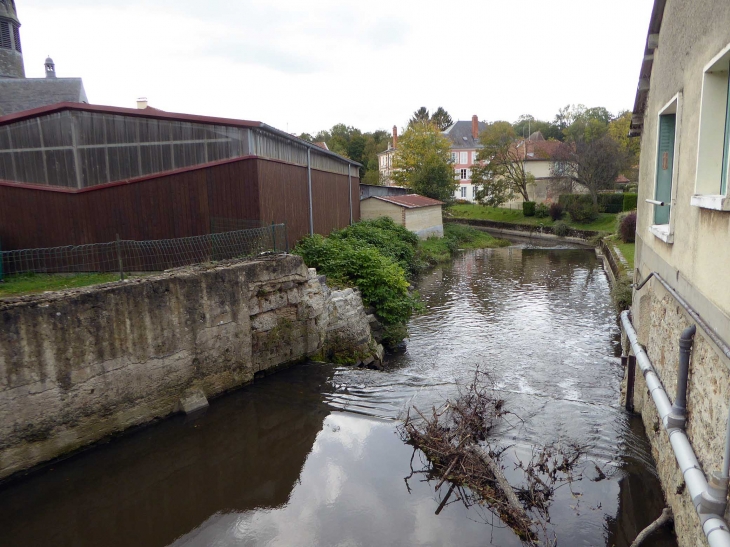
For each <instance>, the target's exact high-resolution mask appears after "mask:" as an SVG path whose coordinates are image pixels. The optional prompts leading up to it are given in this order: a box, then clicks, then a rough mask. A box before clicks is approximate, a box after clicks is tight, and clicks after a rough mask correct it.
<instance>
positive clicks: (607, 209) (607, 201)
mask: <svg viewBox="0 0 730 547" xmlns="http://www.w3.org/2000/svg"><path fill="white" fill-rule="evenodd" d="M598 207H599V209H600V210H601V211H602V212H604V213H620V212H621V211H623V210H624V195H623V194H598Z"/></svg>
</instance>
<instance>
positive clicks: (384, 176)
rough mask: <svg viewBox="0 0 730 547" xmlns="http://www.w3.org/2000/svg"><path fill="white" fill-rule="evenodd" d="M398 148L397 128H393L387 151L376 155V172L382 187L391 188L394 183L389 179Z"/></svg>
mask: <svg viewBox="0 0 730 547" xmlns="http://www.w3.org/2000/svg"><path fill="white" fill-rule="evenodd" d="M397 148H398V128H397V127H396V126H395V125H394V126H393V140H392V141H391V142H389V143H388V149H387V150H385V151H383V152H380V153H379V154H378V172H379V173H380V182H381V184H383V185H384V186H393V185H394V184H395V183H394V182H393V180H392V179H391V177H390V176H391V174H392V173H393V159H394V158H395V152H396V149H397Z"/></svg>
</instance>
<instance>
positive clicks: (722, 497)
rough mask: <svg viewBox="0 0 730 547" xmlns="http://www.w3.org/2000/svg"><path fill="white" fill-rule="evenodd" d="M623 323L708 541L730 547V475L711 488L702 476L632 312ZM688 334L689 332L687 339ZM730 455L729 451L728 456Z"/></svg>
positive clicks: (624, 316) (713, 482) (714, 479)
mask: <svg viewBox="0 0 730 547" xmlns="http://www.w3.org/2000/svg"><path fill="white" fill-rule="evenodd" d="M621 322H622V324H623V327H624V330H625V332H626V335H627V336H628V339H629V342H630V343H631V349H632V350H633V352H634V355H636V362H637V363H638V364H639V367H640V368H641V371H642V373H643V375H644V379H645V381H646V386H647V388H648V390H649V393H650V394H651V397H652V399H653V400H654V404H655V406H656V409H657V412H658V414H659V418H660V420H661V422H662V425H663V426H664V429H665V430H666V432H667V434H668V435H669V442H670V444H671V446H672V450H673V452H674V456H675V458H676V460H677V464H678V465H679V468H680V470H681V471H682V476H683V477H684V481H685V484H686V485H687V490H688V491H689V495H690V497H691V498H692V504H693V505H694V507H695V511H697V515H698V516H699V518H700V522H701V524H702V531H703V532H704V534H705V536H706V537H707V541H708V543H709V544H710V547H730V530H728V526H727V524H726V523H725V520H724V518H723V515H724V514H725V507H726V503H727V475H725V477H724V478H723V477H720V476H718V475H719V474H717V473H713V475H712V477H711V479H710V484H708V482H707V479H706V478H705V474H704V473H703V472H702V468H701V467H700V464H699V462H698V461H697V457H696V456H695V453H694V450H693V449H692V445H691V444H690V442H689V439H688V438H687V434H686V433H685V431H684V429H683V428H680V427H676V426H675V425H674V423H673V422H672V421H671V420H670V415H671V414H672V410H673V409H672V405H671V403H670V402H669V397H668V396H667V392H666V391H665V390H664V387H663V386H662V383H661V381H660V379H659V376H658V375H657V373H656V371H655V370H654V367H653V366H652V364H651V361H650V360H649V357H648V355H647V354H646V351H644V348H643V347H642V346H641V344H639V340H638V336H637V334H636V331H635V330H634V327H633V325H632V324H631V319H630V317H629V312H628V311H624V312H623V313H622V314H621ZM688 330H689V329H688ZM685 333H687V331H685V332H684V333H683V335H684V334H685ZM690 339H691V338H690ZM690 343H691V342H690ZM685 389H686V388H685ZM727 452H728V451H727V449H726V455H727ZM726 463H727V462H726ZM723 467H725V465H723ZM723 485H724V489H723Z"/></svg>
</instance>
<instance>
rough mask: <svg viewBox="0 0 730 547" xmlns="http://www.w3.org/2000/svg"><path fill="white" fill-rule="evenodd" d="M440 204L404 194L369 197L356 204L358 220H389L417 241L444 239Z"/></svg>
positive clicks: (423, 197)
mask: <svg viewBox="0 0 730 547" xmlns="http://www.w3.org/2000/svg"><path fill="white" fill-rule="evenodd" d="M443 205H444V203H443V202H442V201H439V200H437V199H431V198H427V197H425V196H419V195H418V194H407V195H405V196H372V197H369V198H367V199H364V200H362V201H361V202H360V218H361V219H362V220H372V219H376V218H380V217H390V218H392V219H393V220H394V221H395V223H396V224H400V225H401V226H405V227H406V228H408V229H409V230H410V231H411V232H415V233H416V234H417V235H418V237H420V238H421V239H427V238H429V237H432V236H435V237H443V236H444V221H443V216H442V212H441V207H442V206H443Z"/></svg>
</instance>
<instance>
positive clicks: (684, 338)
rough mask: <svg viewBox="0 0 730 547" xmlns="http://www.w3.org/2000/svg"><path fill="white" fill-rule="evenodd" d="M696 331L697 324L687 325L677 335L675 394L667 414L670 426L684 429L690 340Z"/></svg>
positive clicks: (690, 348)
mask: <svg viewBox="0 0 730 547" xmlns="http://www.w3.org/2000/svg"><path fill="white" fill-rule="evenodd" d="M696 332H697V325H692V326H691V327H687V328H686V329H684V331H682V335H681V336H680V337H679V370H678V371H677V395H676V396H675V397H674V404H672V413H671V414H670V415H669V417H668V418H667V419H668V423H669V426H670V427H678V428H680V429H684V428H685V425H686V423H687V379H688V377H689V357H690V355H691V354H692V342H693V340H694V337H695V333H696Z"/></svg>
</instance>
